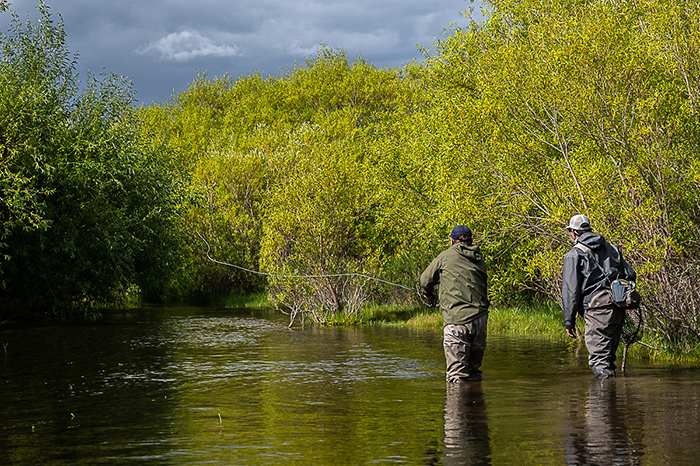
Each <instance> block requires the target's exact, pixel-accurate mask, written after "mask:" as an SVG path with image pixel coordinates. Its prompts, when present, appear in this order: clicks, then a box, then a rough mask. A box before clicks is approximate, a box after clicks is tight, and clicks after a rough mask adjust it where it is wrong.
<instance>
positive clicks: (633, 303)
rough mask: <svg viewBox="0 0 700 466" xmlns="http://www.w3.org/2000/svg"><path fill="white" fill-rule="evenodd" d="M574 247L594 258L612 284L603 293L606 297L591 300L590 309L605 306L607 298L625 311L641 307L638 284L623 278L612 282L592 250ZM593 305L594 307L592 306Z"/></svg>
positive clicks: (578, 246)
mask: <svg viewBox="0 0 700 466" xmlns="http://www.w3.org/2000/svg"><path fill="white" fill-rule="evenodd" d="M574 247H576V248H578V249H580V250H581V251H583V252H584V253H585V254H588V255H590V256H591V257H592V258H593V262H595V265H596V266H597V267H598V268H599V269H600V271H601V272H603V276H604V277H605V278H606V279H607V280H608V281H609V282H610V289H609V290H603V292H601V293H603V294H604V296H599V295H600V294H601V293H599V294H596V295H595V296H593V297H592V298H591V302H590V303H589V307H594V306H595V307H597V306H601V305H605V304H606V303H605V301H607V298H609V299H610V302H611V303H612V304H614V305H615V306H617V307H620V308H623V309H637V308H638V307H639V305H640V304H641V301H642V296H641V295H640V294H639V291H637V285H636V283H634V282H633V281H629V280H625V279H622V278H616V279H614V280H611V279H610V277H608V274H607V273H605V270H604V269H603V267H601V266H600V264H599V263H598V260H597V259H596V257H595V254H593V253H592V252H591V248H589V247H588V246H585V245H583V244H581V243H576V244H575V245H574ZM592 304H593V305H594V306H592Z"/></svg>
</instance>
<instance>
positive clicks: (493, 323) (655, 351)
mask: <svg viewBox="0 0 700 466" xmlns="http://www.w3.org/2000/svg"><path fill="white" fill-rule="evenodd" d="M223 304H225V305H226V306H231V307H251V308H264V307H272V305H271V303H270V302H269V301H268V299H267V296H266V295H265V294H264V293H260V294H255V295H250V296H242V297H241V296H237V297H236V296H232V297H229V298H227V299H226V300H225V302H224V303H223ZM562 319H563V317H562V312H561V308H560V307H559V305H558V304H557V303H554V302H552V303H545V304H541V305H539V306H492V307H491V310H490V313H489V323H488V331H489V334H493V335H503V336H512V337H524V338H530V339H532V338H534V339H538V338H539V339H542V340H545V341H570V342H571V343H572V344H574V345H575V344H583V328H584V326H583V320H582V319H579V322H578V329H579V335H581V336H580V337H579V339H578V340H573V341H572V340H570V339H569V337H568V336H567V335H566V332H565V331H564V324H563V320H562ZM308 322H309V321H308V320H306V323H307V324H308ZM326 325H333V326H364V325H387V326H397V327H407V328H423V329H430V328H432V329H435V331H440V329H441V328H442V316H441V314H440V310H439V308H430V307H425V306H413V307H411V306H385V305H373V304H368V305H366V306H365V307H364V308H363V309H362V310H361V311H360V312H358V313H357V314H355V315H351V316H350V315H345V314H343V315H340V316H337V317H334V318H333V319H331V320H330V321H328V322H326ZM622 348H623V345H622V344H620V349H619V350H618V356H619V357H620V358H621V356H622ZM627 358H628V360H639V361H654V362H658V363H668V364H697V363H698V361H700V352H698V350H696V351H694V352H691V353H687V354H677V353H673V352H670V351H666V350H664V349H663V348H659V347H657V346H656V344H655V342H653V341H651V340H650V339H649V337H648V336H647V335H642V339H641V341H639V342H636V343H634V344H632V345H630V347H629V348H628V353H627ZM620 360H621V359H620Z"/></svg>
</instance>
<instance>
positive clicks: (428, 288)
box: [420, 256, 440, 299]
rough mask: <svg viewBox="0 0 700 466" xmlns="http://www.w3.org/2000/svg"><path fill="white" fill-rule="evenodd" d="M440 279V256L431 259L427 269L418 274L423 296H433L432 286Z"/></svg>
mask: <svg viewBox="0 0 700 466" xmlns="http://www.w3.org/2000/svg"><path fill="white" fill-rule="evenodd" d="M439 281H440V256H438V257H436V258H435V259H433V261H432V262H431V263H430V265H429V266H428V268H427V269H425V270H424V271H423V273H422V274H421V276H420V287H421V291H422V292H423V296H425V297H426V298H429V299H430V298H432V297H433V288H434V287H435V285H437V284H438V283H439Z"/></svg>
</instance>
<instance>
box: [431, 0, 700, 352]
mask: <svg viewBox="0 0 700 466" xmlns="http://www.w3.org/2000/svg"><path fill="white" fill-rule="evenodd" d="M490 7H491V13H490V15H489V17H488V19H487V20H486V21H485V22H484V23H472V24H471V26H470V27H467V28H464V29H458V30H455V31H453V33H452V35H451V36H450V37H449V38H448V39H447V40H445V41H444V42H442V43H441V44H440V46H439V53H438V54H437V55H436V56H435V57H433V58H432V59H431V60H429V69H430V70H431V75H432V77H433V81H432V85H434V86H436V88H437V89H439V92H435V95H436V96H437V97H438V98H437V99H436V100H435V105H437V106H438V108H439V109H440V111H442V112H444V113H445V114H449V115H451V116H450V119H451V120H453V121H455V122H456V124H457V125H458V126H459V127H460V128H462V129H461V131H458V132H455V133H454V134H453V135H450V136H449V140H450V141H452V144H453V145H454V146H455V147H460V148H462V151H463V152H464V153H465V154H466V155H467V158H468V160H469V161H470V163H469V164H465V165H463V166H462V167H461V169H460V170H459V171H456V172H453V179H461V180H470V182H471V181H473V180H476V183H477V184H478V185H480V186H481V189H483V190H482V191H481V194H482V196H480V197H477V198H476V199H478V200H479V203H478V205H477V204H474V203H471V202H467V203H466V207H465V208H463V209H462V210H463V212H464V213H465V214H471V215H474V216H475V217H474V218H476V219H477V221H478V222H479V223H481V224H483V225H484V228H485V230H486V235H487V236H488V238H490V239H491V241H489V243H490V244H489V245H488V246H487V249H488V250H489V252H490V253H491V254H490V255H491V257H494V258H495V262H496V267H497V270H496V273H497V274H498V275H499V277H498V278H496V280H497V283H498V287H497V290H498V289H503V290H506V289H508V288H510V289H514V290H517V289H518V288H519V287H531V288H535V289H537V290H539V291H543V292H545V293H548V294H550V295H551V296H553V297H558V295H559V289H560V283H559V280H560V278H559V277H560V264H561V257H562V256H563V254H564V252H565V250H566V248H568V247H569V244H568V241H567V239H566V236H565V235H564V234H563V225H564V224H565V222H566V220H567V219H568V218H569V216H570V215H571V214H573V213H578V212H582V213H586V214H588V215H590V216H591V218H592V219H593V221H594V225H595V227H596V230H598V231H600V232H602V233H604V234H605V235H606V236H608V237H610V238H611V239H612V240H614V241H615V242H618V243H621V244H622V245H623V247H624V249H625V252H626V255H627V257H628V258H629V259H630V260H631V262H632V263H633V264H634V265H635V267H636V268H637V270H638V272H639V274H640V286H641V288H642V292H643V294H644V296H645V297H646V313H645V328H646V330H648V333H649V337H650V340H649V341H650V342H651V343H652V344H656V343H658V344H659V345H660V346H663V347H672V348H673V349H675V350H681V351H685V350H690V349H692V348H694V347H695V345H696V344H697V343H698V342H700V319H698V313H697V303H698V302H700V294H699V292H698V291H697V290H698V289H700V288H699V287H698V285H699V284H700V283H698V277H699V276H700V275H698V273H697V271H698V267H699V266H700V262H698V259H697V256H698V254H697V253H698V247H699V246H700V242H699V240H698V236H697V231H699V230H698V219H699V218H700V216H699V215H698V214H700V202H699V201H700V194H699V193H700V191H699V190H698V176H699V175H698V173H700V172H699V171H698V168H699V166H698V155H697V154H698V150H697V149H698V147H697V146H698V132H697V130H698V126H697V125H698V110H697V105H696V95H697V94H696V90H697V77H696V74H695V70H697V69H698V55H697V53H696V52H697V44H698V39H697V38H698V36H699V35H700V30H699V26H698V25H700V21H698V20H699V19H700V16H699V15H698V13H699V9H698V6H697V4H696V3H694V2H685V1H674V2H657V1H651V0H649V1H644V2H636V3H635V2H616V1H611V2H604V1H584V2H581V1H569V0H548V1H547V2H544V3H543V2H531V1H518V2H513V1H493V2H490ZM495 245H498V248H494V246H495ZM499 250H501V251H502V252H499ZM499 254H500V255H499Z"/></svg>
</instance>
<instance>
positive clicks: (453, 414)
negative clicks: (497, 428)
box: [443, 382, 491, 465]
mask: <svg viewBox="0 0 700 466" xmlns="http://www.w3.org/2000/svg"><path fill="white" fill-rule="evenodd" d="M443 464H444V465H457V464H466V465H486V464H491V444H490V438H489V425H488V417H487V415H486V403H485V402H484V391H483V389H482V385H481V382H472V383H448V384H447V396H446V400H445V453H444V459H443Z"/></svg>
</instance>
